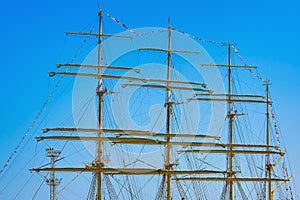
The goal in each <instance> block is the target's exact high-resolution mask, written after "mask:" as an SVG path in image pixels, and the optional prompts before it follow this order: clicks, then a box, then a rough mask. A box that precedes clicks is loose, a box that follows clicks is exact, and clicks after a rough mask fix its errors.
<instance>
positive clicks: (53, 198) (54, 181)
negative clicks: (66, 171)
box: [46, 148, 61, 200]
mask: <svg viewBox="0 0 300 200" xmlns="http://www.w3.org/2000/svg"><path fill="white" fill-rule="evenodd" d="M46 152H47V157H49V158H50V160H51V162H50V164H51V168H55V160H56V158H58V157H59V155H60V153H61V152H60V151H55V150H54V149H53V148H47V149H46ZM46 183H47V184H48V185H49V186H50V200H57V192H56V187H57V186H58V185H59V184H60V183H61V179H58V178H55V172H54V171H52V172H50V178H49V179H48V178H46Z"/></svg>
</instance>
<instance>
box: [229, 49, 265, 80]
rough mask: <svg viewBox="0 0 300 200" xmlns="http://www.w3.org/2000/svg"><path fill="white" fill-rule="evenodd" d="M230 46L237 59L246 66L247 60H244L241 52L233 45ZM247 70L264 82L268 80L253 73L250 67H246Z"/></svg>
mask: <svg viewBox="0 0 300 200" xmlns="http://www.w3.org/2000/svg"><path fill="white" fill-rule="evenodd" d="M231 48H232V49H233V51H234V52H235V53H236V55H237V56H238V57H239V59H240V60H241V62H242V63H243V64H244V65H245V66H248V64H247V62H246V61H245V59H244V58H243V57H242V56H241V54H240V53H239V51H238V50H237V48H236V46H235V45H233V44H232V45H231ZM248 71H249V72H250V73H251V74H252V75H253V76H254V77H256V78H258V79H259V80H260V81H262V82H264V83H266V82H268V80H265V79H263V78H262V77H261V76H259V75H258V74H257V73H255V72H254V71H253V70H252V69H251V68H248Z"/></svg>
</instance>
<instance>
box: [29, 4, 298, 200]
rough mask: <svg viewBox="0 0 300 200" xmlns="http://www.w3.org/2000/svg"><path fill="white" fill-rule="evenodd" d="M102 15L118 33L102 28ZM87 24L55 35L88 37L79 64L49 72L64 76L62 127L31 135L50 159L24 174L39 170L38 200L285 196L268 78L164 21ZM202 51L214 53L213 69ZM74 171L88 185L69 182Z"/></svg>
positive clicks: (231, 49) (230, 48) (287, 187)
mask: <svg viewBox="0 0 300 200" xmlns="http://www.w3.org/2000/svg"><path fill="white" fill-rule="evenodd" d="M104 18H106V19H107V20H112V21H113V22H115V23H116V24H117V25H120V26H121V27H123V28H125V29H126V31H125V32H122V33H119V34H110V33H106V32H104V31H103V30H106V29H103V26H104V27H105V24H104V22H105V20H104ZM98 19H99V22H98V25H97V28H94V29H96V30H97V32H95V31H93V30H94V29H92V30H91V31H90V32H67V35H76V36H79V37H80V38H81V37H84V38H85V39H84V43H86V42H87V41H88V40H91V41H94V42H95V40H96V41H97V42H96V45H94V47H95V48H94V49H92V50H91V52H90V53H89V54H88V55H87V57H86V58H85V60H84V61H83V62H82V63H75V62H71V63H59V64H57V65H56V66H57V70H55V71H53V72H49V76H51V77H54V78H55V77H60V78H61V77H65V78H64V80H65V79H69V78H71V77H73V79H74V78H75V79H74V87H73V94H72V95H73V99H72V101H73V114H72V115H73V116H72V117H73V118H74V124H73V126H69V127H66V126H55V125H54V126H51V127H43V129H42V132H41V135H40V136H37V137H36V140H37V141H38V144H37V145H39V144H41V143H45V144H46V145H47V146H49V147H48V148H47V156H48V157H49V158H50V163H48V164H47V161H43V162H41V164H40V165H37V166H34V167H32V168H31V169H30V171H31V172H33V173H38V174H43V176H44V179H45V180H46V181H45V183H44V184H42V185H41V187H46V188H48V189H49V199H50V200H56V199H70V198H69V197H67V196H66V195H65V193H64V191H66V188H67V187H70V188H71V189H70V190H71V191H76V192H78V193H81V196H78V199H83V196H84V199H93V200H103V199H157V200H159V199H166V200H171V199H173V200H174V199H181V200H183V199H185V200H187V199H222V200H223V199H224V200H225V199H228V200H234V199H268V200H273V199H274V200H275V199H296V198H295V197H294V194H293V190H292V186H291V184H292V183H291V179H292V176H291V175H290V174H289V171H288V170H287V168H286V165H285V162H286V160H285V154H286V150H285V149H284V148H283V147H282V145H281V139H280V137H279V133H278V127H277V124H276V116H275V114H274V112H273V110H272V106H273V102H272V100H271V95H270V85H271V84H270V81H268V80H265V79H263V78H261V77H260V76H259V75H258V74H257V73H256V71H257V66H250V65H247V63H246V62H245V60H244V59H243V58H242V56H241V55H240V54H239V52H238V50H237V48H236V44H234V43H231V42H230V41H228V42H216V41H213V40H204V39H202V38H199V37H196V36H193V35H190V34H188V33H185V32H183V31H180V30H178V29H176V28H174V27H172V24H171V20H170V19H169V20H168V26H167V28H140V29H134V30H133V29H131V28H129V27H128V26H127V25H125V24H124V23H122V22H121V21H119V20H118V19H116V18H114V17H113V16H112V15H110V14H108V13H105V12H103V11H102V10H100V11H99V12H98ZM105 28H107V27H105ZM202 45H203V46H202ZM205 45H207V46H208V47H207V49H205V48H204V46H205ZM211 49H221V52H223V53H222V55H225V56H223V57H222V56H221V57H222V58H216V61H217V62H215V61H214V60H213V58H212V57H211V56H210V55H212V54H208V52H209V50H211ZM212 51H215V50H212ZM225 52H226V53H225ZM72 61H73V60H72ZM63 70H65V71H63ZM71 79H72V78H71ZM61 80H62V79H59V82H60V81H61ZM58 124H63V123H58ZM79 142H80V143H81V147H83V148H81V150H78V149H76V147H75V146H76V145H78V143H79ZM60 144H62V145H60ZM65 152H66V153H65ZM70 152H71V153H70ZM83 152H84V153H83ZM68 154H71V155H75V157H71V159H70V160H68V156H67V155H68ZM77 155H78V156H77ZM82 155H83V156H82ZM80 158H83V159H84V160H83V161H81V162H79V164H78V165H73V160H72V159H79V160H80ZM64 160H68V161H66V163H68V164H66V163H65V164H64V165H61V164H60V163H61V162H63V161H64ZM64 176H71V177H73V178H72V179H71V181H70V182H68V183H67V182H65V178H63V177H64ZM80 176H84V177H85V178H84V179H87V180H88V182H89V184H80V181H79V183H78V184H77V186H75V185H74V186H72V185H71V184H70V185H69V183H73V181H74V182H75V181H76V179H77V178H78V177H80ZM60 177H62V178H60ZM85 181H86V180H85ZM78 185H79V187H78ZM86 185H88V186H86ZM72 187H73V188H72ZM37 196H38V192H36V193H35V195H34V198H35V197H37ZM34 198H33V199H34ZM71 199H76V197H72V198H71Z"/></svg>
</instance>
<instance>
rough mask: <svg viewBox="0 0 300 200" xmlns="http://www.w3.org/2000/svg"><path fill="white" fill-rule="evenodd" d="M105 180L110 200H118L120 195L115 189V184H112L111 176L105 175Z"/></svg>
mask: <svg viewBox="0 0 300 200" xmlns="http://www.w3.org/2000/svg"><path fill="white" fill-rule="evenodd" d="M104 180H105V184H106V188H107V191H108V195H109V199H111V200H117V199H118V195H117V193H116V191H115V189H114V187H113V184H112V183H111V181H110V179H109V176H108V175H107V174H104Z"/></svg>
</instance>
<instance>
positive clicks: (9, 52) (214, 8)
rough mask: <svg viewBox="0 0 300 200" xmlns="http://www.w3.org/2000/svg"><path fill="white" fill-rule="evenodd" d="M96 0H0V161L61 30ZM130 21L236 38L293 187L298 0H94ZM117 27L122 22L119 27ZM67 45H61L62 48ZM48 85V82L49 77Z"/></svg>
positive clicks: (45, 84) (42, 82) (42, 95)
mask: <svg viewBox="0 0 300 200" xmlns="http://www.w3.org/2000/svg"><path fill="white" fill-rule="evenodd" d="M98 3H99V1H96V0H91V1H83V0H77V1H71V0H63V1H59V0H52V1H37V0H29V1H20V0H16V1H2V2H1V7H0V18H1V20H0V27H1V31H0V38H1V47H0V55H1V58H2V59H1V71H2V73H1V78H0V90H1V98H0V110H1V126H0V146H1V148H0V158H1V159H0V161H1V162H0V164H1V166H2V165H3V163H4V161H5V160H6V159H7V158H8V157H9V155H10V153H11V151H13V149H14V147H15V146H16V145H17V143H18V142H17V141H19V140H20V138H21V137H22V136H23V133H24V131H25V130H26V128H27V127H28V126H29V125H30V123H31V122H32V120H33V119H34V116H35V115H36V113H37V112H38V110H39V108H40V107H41V105H42V103H43V101H44V100H45V99H46V97H47V95H48V92H49V78H48V74H47V72H48V71H51V70H53V69H54V67H55V66H54V64H55V63H57V62H59V61H61V59H64V58H61V57H62V56H64V55H65V54H63V53H62V52H63V49H62V48H63V46H64V39H65V35H64V32H65V31H76V30H81V28H86V27H87V26H88V25H89V24H88V23H92V22H93V20H94V19H95V18H96V17H97V16H96V14H95V13H96V12H97V10H98V8H97V4H98ZM101 3H102V8H103V9H104V10H105V11H106V12H108V13H111V14H112V15H113V16H116V17H117V18H118V19H120V20H121V21H122V22H124V23H126V24H127V25H128V26H130V27H132V28H138V27H148V26H155V27H165V26H166V25H167V19H168V17H170V18H171V20H172V25H173V26H174V27H177V28H179V29H181V30H184V31H185V32H188V33H190V34H192V35H197V36H199V37H203V38H207V39H214V40H217V41H227V40H228V39H230V40H231V41H233V42H235V43H237V45H238V48H239V51H240V53H241V54H242V55H243V57H244V58H245V59H246V60H247V62H248V63H249V64H250V65H258V66H260V69H259V72H260V74H261V75H262V76H263V77H268V78H269V79H270V80H271V82H272V86H271V90H272V97H273V101H274V104H275V108H276V113H277V115H278V116H277V117H278V119H279V121H280V128H281V131H282V135H283V137H284V139H285V142H286V146H287V147H288V152H289V159H290V162H291V163H292V166H293V172H294V174H295V180H296V185H297V186H298V188H299V186H300V183H299V181H300V169H299V167H298V166H299V164H300V160H299V156H298V152H300V145H299V141H300V134H299V133H298V132H299V128H298V125H299V119H300V117H299V115H300V106H299V103H298V102H299V99H300V93H299V86H300V79H299V75H300V59H299V47H300V39H299V35H300V26H299V21H300V12H299V10H300V2H299V1H296V0H293V1H290V0H287V1H276V0H275V1H269V0H268V1H261V0H260V1H259V0H253V1H237V0H234V1H222V0H220V1H208V0H207V1H201V0H186V1H184V3H183V2H182V1H171V0H167V1H161V0H151V1H142V0H140V1H137V0H128V1H121V0H118V1H113V0H111V1H101ZM119 30H122V29H119ZM65 48H68V47H65ZM50 85H51V84H50Z"/></svg>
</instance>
